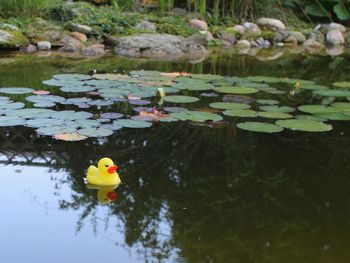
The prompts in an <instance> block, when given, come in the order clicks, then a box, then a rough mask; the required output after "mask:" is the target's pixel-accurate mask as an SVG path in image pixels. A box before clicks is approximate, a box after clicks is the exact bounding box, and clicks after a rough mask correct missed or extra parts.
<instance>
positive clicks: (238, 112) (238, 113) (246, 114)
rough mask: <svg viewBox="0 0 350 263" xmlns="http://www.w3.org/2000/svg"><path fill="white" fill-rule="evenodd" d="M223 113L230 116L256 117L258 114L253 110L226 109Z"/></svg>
mask: <svg viewBox="0 0 350 263" xmlns="http://www.w3.org/2000/svg"><path fill="white" fill-rule="evenodd" d="M223 114H224V115H226V116H230V117H240V118H254V117H256V116H257V112H256V111H253V110H226V111H224V112H223Z"/></svg>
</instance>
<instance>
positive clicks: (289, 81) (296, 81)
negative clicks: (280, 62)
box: [280, 78, 315, 85]
mask: <svg viewBox="0 0 350 263" xmlns="http://www.w3.org/2000/svg"><path fill="white" fill-rule="evenodd" d="M280 82H282V83H287V84H292V85H296V84H298V85H313V84H315V82H314V81H312V80H304V79H290V78H281V79H280Z"/></svg>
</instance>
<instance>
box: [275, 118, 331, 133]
mask: <svg viewBox="0 0 350 263" xmlns="http://www.w3.org/2000/svg"><path fill="white" fill-rule="evenodd" d="M276 124H277V125H278V126H281V127H283V128H287V129H291V130H294V131H306V132H325V131H330V130H332V129H333V127H332V125H330V124H325V123H323V122H317V121H312V120H305V119H292V120H279V121H277V122H276Z"/></svg>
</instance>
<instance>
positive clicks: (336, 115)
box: [316, 112, 350, 121]
mask: <svg viewBox="0 0 350 263" xmlns="http://www.w3.org/2000/svg"><path fill="white" fill-rule="evenodd" d="M349 113H350V112H349ZM316 116H318V117H320V118H325V119H328V120H332V121H349V120H350V115H346V114H344V113H342V112H333V113H322V114H316Z"/></svg>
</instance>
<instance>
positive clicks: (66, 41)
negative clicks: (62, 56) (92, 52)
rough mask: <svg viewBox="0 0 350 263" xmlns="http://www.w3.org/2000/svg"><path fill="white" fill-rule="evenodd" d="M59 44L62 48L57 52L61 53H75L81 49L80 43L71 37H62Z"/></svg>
mask: <svg viewBox="0 0 350 263" xmlns="http://www.w3.org/2000/svg"><path fill="white" fill-rule="evenodd" d="M61 42H62V44H63V47H62V48H60V49H59V50H58V51H61V52H75V51H77V50H78V49H80V48H81V43H80V41H79V40H78V39H76V38H74V37H71V36H64V37H63V38H62V40H61Z"/></svg>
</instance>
